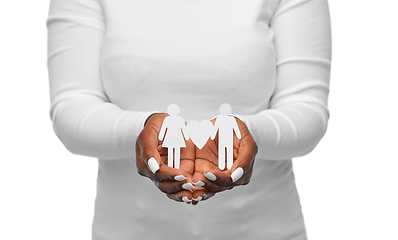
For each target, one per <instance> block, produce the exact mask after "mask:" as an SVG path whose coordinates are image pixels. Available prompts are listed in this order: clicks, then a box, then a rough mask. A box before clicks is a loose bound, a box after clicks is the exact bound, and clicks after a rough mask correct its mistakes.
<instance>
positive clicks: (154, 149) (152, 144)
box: [137, 127, 163, 173]
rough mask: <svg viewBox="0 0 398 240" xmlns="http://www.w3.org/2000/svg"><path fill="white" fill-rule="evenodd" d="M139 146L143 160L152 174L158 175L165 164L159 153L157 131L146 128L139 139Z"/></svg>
mask: <svg viewBox="0 0 398 240" xmlns="http://www.w3.org/2000/svg"><path fill="white" fill-rule="evenodd" d="M137 145H138V148H139V153H140V157H141V158H142V160H143V161H144V162H145V164H146V165H147V166H148V168H149V169H150V170H151V171H152V173H156V172H157V171H158V170H159V168H160V166H161V165H162V164H163V162H162V161H161V157H160V154H159V151H158V145H159V141H158V139H157V135H156V131H155V130H153V129H151V128H150V127H148V128H147V127H146V128H144V129H143V130H142V132H141V133H140V135H139V136H138V138H137Z"/></svg>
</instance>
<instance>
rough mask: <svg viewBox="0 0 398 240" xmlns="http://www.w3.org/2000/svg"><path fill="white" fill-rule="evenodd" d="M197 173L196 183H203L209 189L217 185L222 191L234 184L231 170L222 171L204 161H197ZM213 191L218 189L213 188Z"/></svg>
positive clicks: (195, 176)
mask: <svg viewBox="0 0 398 240" xmlns="http://www.w3.org/2000/svg"><path fill="white" fill-rule="evenodd" d="M195 173H198V174H195V175H194V179H193V181H194V183H197V181H202V182H204V183H205V187H206V188H207V189H209V188H210V187H211V186H212V185H213V184H216V185H218V186H219V190H222V189H224V188H225V187H228V186H230V185H232V184H233V183H232V179H231V177H230V175H231V171H230V170H220V169H219V168H218V167H217V166H216V165H214V164H213V163H211V162H209V161H207V160H204V159H195ZM212 191H217V189H216V188H215V187H214V186H213V188H212Z"/></svg>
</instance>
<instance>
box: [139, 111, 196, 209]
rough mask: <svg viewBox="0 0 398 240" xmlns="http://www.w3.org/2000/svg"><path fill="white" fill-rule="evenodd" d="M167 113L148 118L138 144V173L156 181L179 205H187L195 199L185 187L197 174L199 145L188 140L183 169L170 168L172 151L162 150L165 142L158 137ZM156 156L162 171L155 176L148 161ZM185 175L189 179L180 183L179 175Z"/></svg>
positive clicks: (182, 159)
mask: <svg viewBox="0 0 398 240" xmlns="http://www.w3.org/2000/svg"><path fill="white" fill-rule="evenodd" d="M167 116H169V115H168V114H164V113H157V114H153V115H151V116H150V117H148V119H147V121H146V123H145V127H144V129H143V130H142V131H141V133H140V135H139V136H138V138H137V141H136V165H137V169H138V173H139V174H140V175H142V176H145V177H148V178H149V179H151V180H152V181H153V183H154V184H155V185H156V187H157V188H159V190H160V191H162V192H163V193H165V194H166V195H167V197H169V198H170V199H172V200H175V201H178V202H184V201H183V197H184V196H185V197H187V198H188V200H192V190H190V189H188V190H186V189H183V184H185V183H191V182H192V174H193V172H194V167H195V164H194V158H195V145H194V144H193V143H192V141H190V140H189V141H185V142H186V147H184V148H181V158H180V159H181V162H180V169H176V168H171V167H169V166H167V162H168V154H167V153H168V151H167V148H163V147H162V143H163V141H159V140H158V135H159V132H160V129H161V126H162V123H163V120H164V118H165V117H167ZM151 157H154V158H155V159H156V161H157V163H158V165H159V170H157V171H156V172H155V173H153V172H152V171H151V170H150V168H149V166H148V160H149V159H150V158H151ZM181 175H182V176H184V177H186V178H187V179H186V180H183V181H177V180H176V179H175V178H174V177H175V176H181Z"/></svg>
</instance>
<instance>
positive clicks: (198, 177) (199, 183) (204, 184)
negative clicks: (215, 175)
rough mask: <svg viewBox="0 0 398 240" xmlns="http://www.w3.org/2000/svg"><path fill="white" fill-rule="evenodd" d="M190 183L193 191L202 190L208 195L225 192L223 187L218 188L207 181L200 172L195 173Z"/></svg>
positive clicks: (213, 183) (215, 184)
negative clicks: (193, 187)
mask: <svg viewBox="0 0 398 240" xmlns="http://www.w3.org/2000/svg"><path fill="white" fill-rule="evenodd" d="M192 183H193V185H194V186H195V187H196V188H195V190H194V191H197V190H198V189H203V188H204V189H206V190H207V191H208V192H209V193H217V192H222V191H224V190H226V187H225V186H220V185H218V184H217V183H215V182H213V181H211V180H209V179H207V178H206V177H205V175H203V174H202V173H201V172H195V174H194V177H193V179H192Z"/></svg>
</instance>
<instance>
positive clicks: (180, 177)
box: [174, 175, 187, 182]
mask: <svg viewBox="0 0 398 240" xmlns="http://www.w3.org/2000/svg"><path fill="white" fill-rule="evenodd" d="M174 179H175V180H176V181H180V182H181V181H184V180H187V177H185V176H184V175H178V176H175V177H174Z"/></svg>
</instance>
